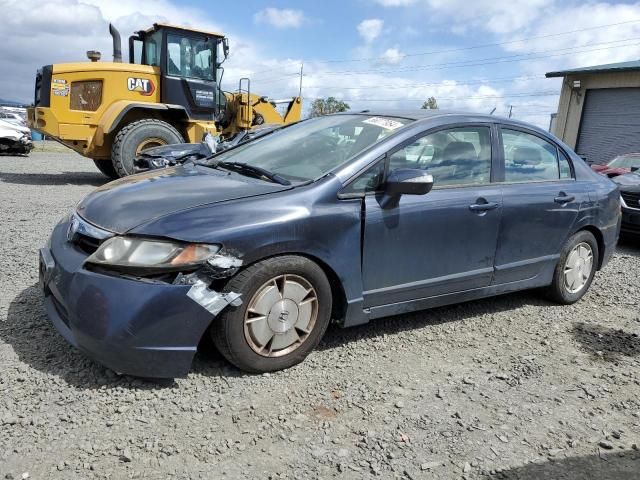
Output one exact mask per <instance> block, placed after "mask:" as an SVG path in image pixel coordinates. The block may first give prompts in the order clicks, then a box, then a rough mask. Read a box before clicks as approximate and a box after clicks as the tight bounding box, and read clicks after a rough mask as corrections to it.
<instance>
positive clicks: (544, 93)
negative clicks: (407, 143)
mask: <svg viewBox="0 0 640 480" xmlns="http://www.w3.org/2000/svg"><path fill="white" fill-rule="evenodd" d="M558 95H560V94H559V93H558V92H555V91H554V92H551V91H542V92H531V93H512V94H505V95H470V96H460V97H438V101H440V100H479V99H490V98H525V97H554V96H558ZM318 98H321V97H307V100H317V99H318ZM339 100H342V101H344V102H402V101H413V100H420V99H419V98H340V99H339Z"/></svg>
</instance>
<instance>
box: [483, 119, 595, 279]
mask: <svg viewBox="0 0 640 480" xmlns="http://www.w3.org/2000/svg"><path fill="white" fill-rule="evenodd" d="M500 132H501V135H500V140H501V144H502V145H501V148H500V153H502V156H503V162H501V163H502V166H503V172H502V175H503V179H504V182H503V184H502V185H503V190H502V194H503V212H502V223H501V227H500V235H499V238H498V248H497V250H496V261H495V266H496V273H495V277H494V281H493V283H494V284H501V283H509V282H514V281H519V280H526V279H532V278H535V277H536V276H538V275H540V274H547V275H548V274H549V272H550V271H552V269H553V268H554V267H555V264H556V263H557V261H558V258H559V257H560V250H561V249H562V246H563V244H564V242H565V241H566V239H567V237H568V235H569V233H570V231H571V228H572V226H573V224H574V223H575V220H576V218H577V216H578V211H579V209H580V205H581V204H582V203H583V202H587V201H588V200H589V197H588V195H589V194H588V192H587V189H586V187H585V186H584V185H582V184H581V183H579V182H576V180H575V179H574V173H573V168H572V165H571V162H570V161H569V159H568V158H567V157H566V155H565V154H564V153H563V152H562V150H561V149H559V148H558V146H557V145H555V144H553V143H552V142H550V141H549V140H547V139H545V138H543V137H542V136H541V135H539V134H537V133H536V132H533V131H528V130H526V129H520V128H515V127H511V126H509V127H508V128H507V127H502V128H501V129H500Z"/></svg>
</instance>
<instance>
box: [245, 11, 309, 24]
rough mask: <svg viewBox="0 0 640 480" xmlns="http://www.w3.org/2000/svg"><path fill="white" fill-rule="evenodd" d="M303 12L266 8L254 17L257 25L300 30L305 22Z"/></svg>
mask: <svg viewBox="0 0 640 480" xmlns="http://www.w3.org/2000/svg"><path fill="white" fill-rule="evenodd" d="M305 20H306V19H305V16H304V13H303V12H302V10H293V9H290V8H283V9H279V8H271V7H270V8H265V9H263V10H260V11H259V12H257V13H256V14H255V15H254V16H253V21H254V22H255V23H266V24H267V25H271V26H272V27H275V28H299V27H300V26H302V24H303V23H304V22H305Z"/></svg>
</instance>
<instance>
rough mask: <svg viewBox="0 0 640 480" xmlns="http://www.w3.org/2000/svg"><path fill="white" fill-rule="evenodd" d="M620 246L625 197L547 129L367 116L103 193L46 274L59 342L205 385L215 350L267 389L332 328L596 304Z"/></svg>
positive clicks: (117, 363) (305, 125) (333, 121)
mask: <svg viewBox="0 0 640 480" xmlns="http://www.w3.org/2000/svg"><path fill="white" fill-rule="evenodd" d="M619 228H620V193H619V192H618V188H617V186H616V185H615V184H613V183H612V182H611V181H610V180H609V179H608V178H605V177H603V176H601V175H598V174H596V173H594V172H593V171H592V170H591V169H590V168H589V167H588V166H587V165H586V164H585V163H584V162H583V161H582V160H581V159H580V158H579V157H578V156H577V155H576V154H575V153H574V152H572V151H571V150H570V149H569V148H567V146H566V145H564V144H563V143H561V142H560V141H558V140H557V139H556V138H554V137H552V136H550V135H549V134H547V133H545V132H544V131H542V130H540V129H538V128H535V127H532V126H530V125H527V124H524V123H521V122H516V121H512V120H507V119H499V118H496V117H493V116H488V115H465V114H447V113H444V112H440V111H437V112H426V111H418V112H396V113H383V112H379V113H371V112H362V113H353V114H352V113H349V114H341V115H330V116H325V117H320V118H316V119H312V120H308V121H305V122H301V123H299V124H297V125H293V126H291V127H288V128H285V129H282V130H280V131H277V132H274V133H273V134H271V135H267V136H265V137H263V138H260V139H257V140H254V141H253V142H250V143H248V144H246V145H241V146H239V147H236V148H235V149H233V150H229V151H227V152H223V153H222V154H220V155H218V156H217V157H215V158H214V159H210V160H208V161H205V162H202V163H201V164H197V163H188V164H185V165H182V166H178V167H174V168H170V169H163V170H157V171H152V172H148V173H143V174H139V175H134V176H131V177H127V178H123V179H120V180H116V181H114V182H112V183H109V184H107V185H105V186H103V187H100V188H98V189H97V190H95V191H94V192H93V193H91V194H89V195H88V196H87V197H86V198H85V199H84V200H82V201H81V202H80V203H79V204H78V206H77V208H76V209H75V211H74V212H72V213H71V214H70V215H69V216H67V217H65V218H63V219H62V220H61V221H60V223H59V224H58V225H57V226H56V227H55V228H54V230H53V233H52V235H51V238H50V240H49V242H48V244H47V246H46V247H45V248H43V249H42V250H41V254H40V270H41V279H42V286H43V289H44V292H45V304H46V308H47V312H48V315H49V317H50V319H51V321H52V322H53V324H54V325H55V327H56V328H57V329H58V331H59V332H60V333H61V334H62V335H63V336H64V337H65V338H66V339H67V340H68V341H69V342H70V343H71V344H73V345H75V346H77V347H78V348H79V349H81V350H82V351H84V352H86V353H87V354H88V355H90V356H91V357H93V358H95V359H97V360H98V361H99V362H101V363H103V364H104V365H107V366H108V367H110V368H112V369H113V370H115V371H117V372H122V373H128V374H133V375H138V376H143V377H175V376H181V375H185V374H186V373H187V372H188V371H189V369H190V365H191V361H192V358H193V355H194V353H195V352H196V347H197V345H198V344H199V342H200V340H201V339H202V338H203V336H204V335H211V336H212V338H213V341H214V343H215V345H216V346H217V348H218V349H219V350H220V352H221V353H222V354H223V355H224V356H225V357H226V358H227V359H228V360H229V361H230V362H232V363H233V364H235V365H236V366H238V367H239V368H241V369H243V370H246V371H251V372H266V371H273V370H278V369H282V368H286V367H290V366H292V365H294V364H296V363H298V362H300V361H302V360H303V359H304V358H305V357H306V356H307V354H308V353H309V352H310V351H311V350H312V349H313V348H314V347H315V346H316V345H317V344H318V342H319V341H320V339H321V337H322V336H323V334H324V332H325V330H326V328H327V326H328V324H329V321H330V319H334V320H335V321H336V322H339V323H340V324H341V325H342V326H345V327H348V326H353V325H359V324H363V323H366V322H368V321H370V320H373V319H375V318H379V317H385V316H388V315H395V314H399V313H405V312H411V311H415V310H420V309H425V308H430V307H435V306H439V305H445V304H451V303H457V302H462V301H467V300H473V299H477V298H481V297H487V296H491V295H498V294H502V293H507V292H512V291H516V290H522V289H528V288H535V287H545V288H546V289H547V291H548V293H549V295H550V296H551V298H553V299H555V300H556V301H558V302H560V303H564V304H570V303H573V302H576V301H577V300H578V299H580V298H581V297H582V296H583V295H584V294H585V292H586V291H587V289H588V288H589V286H590V284H591V281H592V279H593V277H594V274H595V272H596V270H598V269H600V268H602V267H603V266H604V265H605V264H606V263H607V261H608V260H609V258H610V256H611V254H612V252H613V250H614V246H615V244H616V241H617V238H618V233H619Z"/></svg>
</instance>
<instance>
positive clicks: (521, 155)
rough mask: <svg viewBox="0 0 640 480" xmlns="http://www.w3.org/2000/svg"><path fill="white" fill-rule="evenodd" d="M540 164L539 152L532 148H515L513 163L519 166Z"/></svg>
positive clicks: (540, 156)
mask: <svg viewBox="0 0 640 480" xmlns="http://www.w3.org/2000/svg"><path fill="white" fill-rule="evenodd" d="M540 162H542V155H540V150H539V149H537V148H533V147H517V148H515V149H514V150H513V163H518V164H521V165H538V164H539V163H540Z"/></svg>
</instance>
